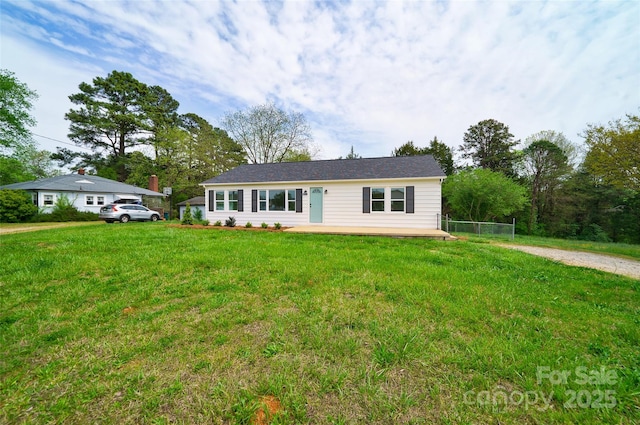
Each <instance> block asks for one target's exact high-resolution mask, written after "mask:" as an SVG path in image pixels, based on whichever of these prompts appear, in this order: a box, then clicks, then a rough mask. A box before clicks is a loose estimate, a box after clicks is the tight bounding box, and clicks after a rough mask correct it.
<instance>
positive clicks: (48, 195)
mask: <svg viewBox="0 0 640 425" xmlns="http://www.w3.org/2000/svg"><path fill="white" fill-rule="evenodd" d="M47 198H51V199H50V200H49V201H47ZM48 202H50V203H48ZM55 204H56V195H55V194H53V193H43V194H42V205H43V206H45V207H52V206H54V205H55Z"/></svg>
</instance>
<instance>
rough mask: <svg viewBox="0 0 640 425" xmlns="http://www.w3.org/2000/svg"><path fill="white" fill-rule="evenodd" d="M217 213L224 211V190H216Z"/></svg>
mask: <svg viewBox="0 0 640 425" xmlns="http://www.w3.org/2000/svg"><path fill="white" fill-rule="evenodd" d="M216 211H224V190H216Z"/></svg>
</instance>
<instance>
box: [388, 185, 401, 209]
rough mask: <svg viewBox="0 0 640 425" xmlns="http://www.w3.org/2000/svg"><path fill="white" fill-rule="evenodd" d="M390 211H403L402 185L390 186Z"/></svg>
mask: <svg viewBox="0 0 640 425" xmlns="http://www.w3.org/2000/svg"><path fill="white" fill-rule="evenodd" d="M391 211H402V212H404V187H392V188H391Z"/></svg>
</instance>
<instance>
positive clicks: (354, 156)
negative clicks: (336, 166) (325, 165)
mask: <svg viewBox="0 0 640 425" xmlns="http://www.w3.org/2000/svg"><path fill="white" fill-rule="evenodd" d="M360 158H362V156H360V155H358V154H357V153H355V151H354V150H353V145H351V150H350V151H349V153H348V154H347V156H346V157H345V158H344V159H360Z"/></svg>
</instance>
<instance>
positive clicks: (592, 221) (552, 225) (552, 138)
mask: <svg viewBox="0 0 640 425" xmlns="http://www.w3.org/2000/svg"><path fill="white" fill-rule="evenodd" d="M581 137H582V138H583V139H584V142H585V148H586V152H582V154H581V152H580V147H579V146H578V145H576V144H574V143H572V142H571V141H569V140H568V139H567V138H566V137H565V136H564V135H563V134H562V133H558V132H555V131H552V130H548V131H541V132H539V133H536V134H533V135H531V136H529V137H527V138H526V139H525V140H524V141H522V142H521V141H519V140H515V138H514V136H513V134H511V133H510V131H509V127H508V126H507V125H505V124H503V123H501V122H498V121H496V120H493V119H488V120H484V121H481V122H479V123H478V124H475V125H472V126H470V127H469V129H468V130H467V131H466V132H465V134H464V137H463V143H462V145H461V146H460V147H459V149H458V151H457V152H454V151H453V150H452V149H451V148H449V147H448V146H447V145H446V144H444V143H442V142H440V141H439V140H438V139H437V138H434V139H433V140H432V141H431V142H430V143H429V145H428V146H425V147H423V148H421V147H417V146H415V144H414V143H413V142H412V141H409V142H407V143H405V144H404V145H402V146H400V147H399V148H397V149H395V150H394V151H393V155H398V156H399V155H423V154H431V155H433V156H434V157H435V158H436V160H437V161H438V162H439V163H440V165H441V167H442V169H443V171H444V172H445V174H446V175H447V176H448V178H447V179H446V180H445V182H444V184H443V187H442V192H443V205H444V213H448V214H451V215H452V216H454V217H455V218H458V219H463V220H472V221H508V222H510V221H511V218H512V217H514V218H516V221H517V223H518V225H517V227H516V231H517V232H518V233H522V234H529V235H539V236H553V237H560V238H574V239H585V240H593V241H614V242H626V243H640V117H639V116H637V115H631V114H629V115H627V116H626V117H625V118H620V119H616V120H613V121H611V122H609V123H608V124H607V125H600V124H598V125H595V124H589V125H587V127H586V129H585V130H584V131H583V133H582V134H581ZM456 154H457V155H456ZM454 156H457V162H456V161H455V160H454Z"/></svg>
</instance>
